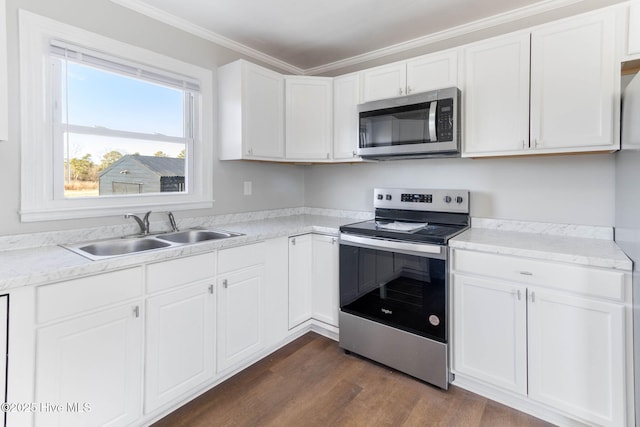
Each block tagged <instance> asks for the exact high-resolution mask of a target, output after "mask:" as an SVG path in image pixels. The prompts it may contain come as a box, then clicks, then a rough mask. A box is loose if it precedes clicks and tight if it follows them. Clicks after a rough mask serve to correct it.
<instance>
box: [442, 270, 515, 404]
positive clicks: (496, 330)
mask: <svg viewBox="0 0 640 427" xmlns="http://www.w3.org/2000/svg"><path fill="white" fill-rule="evenodd" d="M526 292H527V291H526V287H524V286H519V285H512V284H509V283H504V282H500V281H497V280H489V279H485V278H480V277H473V276H467V275H462V274H455V275H454V277H453V300H454V308H453V316H454V318H453V324H454V333H453V343H452V346H453V349H454V352H453V354H454V366H455V369H456V370H457V371H459V372H463V373H465V374H468V375H471V376H473V377H474V378H478V379H480V380H483V381H486V382H489V383H491V384H494V385H497V386H499V387H501V388H503V389H506V390H511V391H514V392H517V393H520V394H526V393H527V302H526Z"/></svg>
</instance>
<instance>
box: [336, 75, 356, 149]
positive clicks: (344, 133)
mask: <svg viewBox="0 0 640 427" xmlns="http://www.w3.org/2000/svg"><path fill="white" fill-rule="evenodd" d="M359 100H360V75H359V74H358V73H352V74H346V75H344V76H340V77H336V78H334V79H333V159H334V160H349V161H357V160H360V158H359V157H358V156H357V155H356V150H357V148H358V103H359Z"/></svg>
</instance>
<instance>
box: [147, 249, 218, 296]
mask: <svg viewBox="0 0 640 427" xmlns="http://www.w3.org/2000/svg"><path fill="white" fill-rule="evenodd" d="M215 273H216V269H215V253H214V252H209V253H206V254H201V255H193V256H188V257H185V258H178V259H172V260H169V261H164V262H159V263H156V264H151V265H149V266H147V292H149V293H153V292H158V291H162V290H165V289H169V288H173V287H176V286H181V285H186V284H188V283H192V282H196V281H198V280H206V279H207V278H213V276H215Z"/></svg>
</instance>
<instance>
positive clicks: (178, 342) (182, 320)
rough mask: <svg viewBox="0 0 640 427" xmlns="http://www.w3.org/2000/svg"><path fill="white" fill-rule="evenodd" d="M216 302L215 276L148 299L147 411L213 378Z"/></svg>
mask: <svg viewBox="0 0 640 427" xmlns="http://www.w3.org/2000/svg"><path fill="white" fill-rule="evenodd" d="M214 302H215V296H214V284H213V280H211V281H208V282H201V283H197V284H194V285H190V286H185V287H181V288H179V289H177V290H175V291H172V292H169V293H164V294H161V295H157V296H153V297H150V298H149V299H148V300H147V329H146V330H147V349H146V350H147V351H146V359H145V361H146V363H145V370H146V378H145V379H146V381H145V412H146V413H148V412H151V411H153V410H155V409H157V408H159V407H161V406H162V405H164V404H167V403H170V402H172V401H173V400H175V399H176V398H177V397H179V396H180V395H181V394H183V393H185V392H188V391H189V390H191V389H192V388H194V387H196V386H198V385H199V384H202V383H204V382H206V381H207V380H210V379H211V378H212V377H213V374H214V361H215V354H214V351H213V349H214V340H215V329H214V306H215V304H214Z"/></svg>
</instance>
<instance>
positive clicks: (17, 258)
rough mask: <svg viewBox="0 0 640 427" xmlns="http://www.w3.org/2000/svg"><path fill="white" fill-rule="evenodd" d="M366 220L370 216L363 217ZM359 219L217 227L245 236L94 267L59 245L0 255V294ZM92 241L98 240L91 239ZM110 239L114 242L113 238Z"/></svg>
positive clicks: (301, 218)
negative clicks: (23, 287)
mask: <svg viewBox="0 0 640 427" xmlns="http://www.w3.org/2000/svg"><path fill="white" fill-rule="evenodd" d="M365 216H366V214H365ZM359 220H362V218H360V217H353V216H351V217H345V216H327V215H312V214H293V215H286V216H279V217H271V218H269V217H268V218H263V219H256V220H250V221H243V222H237V223H225V224H216V225H213V226H210V228H213V229H222V230H226V231H233V232H237V233H242V234H243V235H242V236H238V237H232V238H228V239H222V240H214V241H207V242H200V243H196V244H192V245H184V246H177V247H171V248H163V249H159V250H153V251H145V252H140V253H137V254H131V255H124V256H116V257H113V258H108V259H103V260H97V261H92V260H89V259H88V258H85V257H83V256H81V255H78V254H76V253H74V252H71V251H70V250H68V249H65V248H63V247H61V246H58V245H54V244H51V245H46V246H42V247H32V248H23V249H15V250H5V251H1V252H0V290H5V291H6V290H10V289H13V288H18V287H21V286H29V285H40V284H44V283H50V282H56V281H60V280H67V279H71V278H75V277H81V276H85V275H90V274H96V273H101V272H106V271H110V270H117V269H122V268H126V267H131V266H135V265H140V264H145V263H151V262H158V261H162V260H166V259H171V258H176V257H180V256H185V255H193V254H198V253H203V252H209V251H212V250H216V249H223V248H228V247H233V246H239V245H244V244H248V243H253V242H259V241H262V240H266V239H272V238H276V237H283V236H294V235H297V234H305V233H310V232H315V233H324V234H333V235H337V234H338V232H339V227H340V226H341V225H344V224H349V223H353V222H357V221H359ZM91 236H94V234H91ZM109 237H112V236H109Z"/></svg>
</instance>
